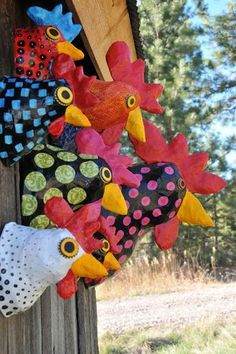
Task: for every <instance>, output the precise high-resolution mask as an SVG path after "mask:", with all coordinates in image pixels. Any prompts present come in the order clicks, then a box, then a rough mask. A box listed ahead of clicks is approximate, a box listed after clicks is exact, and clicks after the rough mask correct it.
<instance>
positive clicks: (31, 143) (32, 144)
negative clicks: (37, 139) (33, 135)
mask: <svg viewBox="0 0 236 354" xmlns="http://www.w3.org/2000/svg"><path fill="white" fill-rule="evenodd" d="M33 147H34V143H33V141H30V142H29V143H28V144H27V148H28V149H30V150H31V149H33Z"/></svg>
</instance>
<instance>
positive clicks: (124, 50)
mask: <svg viewBox="0 0 236 354" xmlns="http://www.w3.org/2000/svg"><path fill="white" fill-rule="evenodd" d="M106 60H107V65H108V67H109V69H110V72H111V76H112V78H113V79H114V80H115V81H123V82H125V83H126V84H129V85H131V86H133V87H135V88H136V89H137V90H138V91H139V94H140V96H141V102H140V107H141V108H142V109H143V110H145V111H148V112H150V113H155V114H160V113H163V111H164V109H163V108H162V107H161V106H160V104H159V103H158V102H157V101H156V99H157V98H158V97H159V96H160V95H161V94H162V92H163V87H162V86H161V85H160V84H147V83H145V82H144V70H145V62H144V61H143V60H142V59H138V60H136V61H134V62H133V63H131V59H130V50H129V47H128V45H127V44H126V43H125V42H115V43H113V44H112V45H111V47H110V48H109V50H108V52H107V55H106Z"/></svg>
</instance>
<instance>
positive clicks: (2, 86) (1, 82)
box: [0, 81, 6, 90]
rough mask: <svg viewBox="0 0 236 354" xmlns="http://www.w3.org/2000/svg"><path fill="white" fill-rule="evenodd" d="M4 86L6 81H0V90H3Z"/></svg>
mask: <svg viewBox="0 0 236 354" xmlns="http://www.w3.org/2000/svg"><path fill="white" fill-rule="evenodd" d="M5 87H6V83H5V82H3V81H0V90H4V89H5Z"/></svg>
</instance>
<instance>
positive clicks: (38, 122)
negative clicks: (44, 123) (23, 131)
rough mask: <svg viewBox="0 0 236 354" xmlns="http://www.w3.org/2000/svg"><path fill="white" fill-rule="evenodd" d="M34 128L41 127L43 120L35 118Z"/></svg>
mask: <svg viewBox="0 0 236 354" xmlns="http://www.w3.org/2000/svg"><path fill="white" fill-rule="evenodd" d="M33 125H34V127H39V126H40V125H41V118H35V119H34V120H33Z"/></svg>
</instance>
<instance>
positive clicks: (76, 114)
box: [65, 104, 91, 127]
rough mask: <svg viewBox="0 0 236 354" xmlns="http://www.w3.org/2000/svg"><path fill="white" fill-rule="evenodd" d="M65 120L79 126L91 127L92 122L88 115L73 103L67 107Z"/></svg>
mask: <svg viewBox="0 0 236 354" xmlns="http://www.w3.org/2000/svg"><path fill="white" fill-rule="evenodd" d="M65 122H66V123H69V124H72V125H75V126H78V127H91V123H90V121H89V120H88V118H87V117H86V115H85V114H84V113H83V112H82V111H81V110H80V109H79V108H78V107H76V106H74V105H73V104H71V105H70V106H68V107H67V108H66V112H65Z"/></svg>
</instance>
